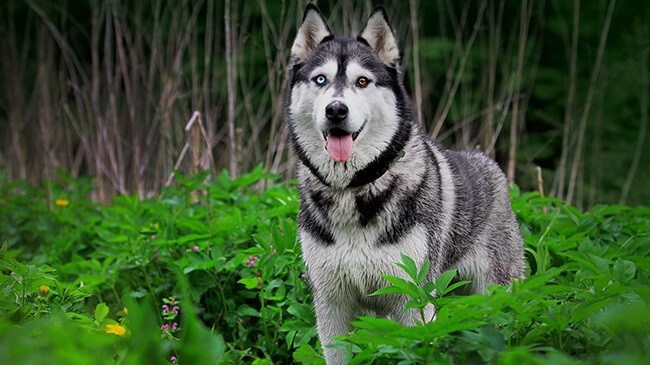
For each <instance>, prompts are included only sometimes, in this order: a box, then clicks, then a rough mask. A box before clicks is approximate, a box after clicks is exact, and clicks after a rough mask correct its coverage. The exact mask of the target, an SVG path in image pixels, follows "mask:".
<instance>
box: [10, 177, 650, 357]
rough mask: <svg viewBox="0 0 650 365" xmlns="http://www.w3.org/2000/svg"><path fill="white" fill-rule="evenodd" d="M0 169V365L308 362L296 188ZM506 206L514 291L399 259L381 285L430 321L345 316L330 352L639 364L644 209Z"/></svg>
mask: <svg viewBox="0 0 650 365" xmlns="http://www.w3.org/2000/svg"><path fill="white" fill-rule="evenodd" d="M3 176H4V175H2V174H0V242H1V243H2V244H3V248H2V250H1V251H0V363H3V364H4V363H12V364H17V363H24V364H31V363H34V364H36V363H39V364H40V363H53V364H57V363H61V364H70V363H72V364H77V363H79V364H83V363H86V362H90V363H93V364H95V363H96V364H102V363H119V364H131V363H133V364H138V363H169V362H172V360H174V361H176V362H177V363H185V364H191V363H216V362H218V363H255V364H264V363H287V362H301V363H306V364H311V363H323V358H322V356H321V354H320V352H321V351H320V345H319V343H318V338H317V333H316V329H315V317H314V313H313V309H312V304H311V303H312V297H311V292H310V290H309V288H308V284H307V283H306V281H305V279H304V272H305V269H304V266H303V264H302V261H301V253H300V245H299V241H298V238H297V224H296V216H297V212H298V196H297V191H296V189H295V187H294V186H289V187H287V186H285V185H281V184H276V183H269V181H270V180H272V179H274V178H276V176H274V175H271V174H267V173H264V172H263V171H262V170H261V169H260V168H258V169H256V170H254V171H252V172H251V173H250V174H246V175H243V176H240V177H238V178H236V179H231V178H230V177H229V175H228V174H227V173H226V172H223V173H221V174H220V175H219V176H217V177H216V178H214V179H208V178H207V176H206V175H205V174H203V175H198V176H191V177H184V176H177V178H178V181H179V186H178V187H170V188H167V189H165V190H163V191H162V192H161V194H160V197H157V198H152V199H146V200H140V199H138V198H137V197H135V196H120V197H117V198H116V199H114V201H113V202H112V204H110V205H98V204H95V203H93V202H92V201H91V200H90V199H89V192H90V191H91V190H92V181H90V180H83V179H81V180H70V179H69V178H66V177H65V176H61V181H62V182H60V183H54V182H47V183H44V185H43V186H42V187H39V188H30V187H28V186H27V185H26V184H25V183H23V182H7V181H6V178H4V177H3ZM263 185H266V187H265V188H261V186H263ZM512 205H513V208H514V210H515V212H516V214H517V217H518V219H519V221H520V225H521V230H522V234H523V236H524V240H525V245H526V255H527V261H528V266H529V268H528V270H527V273H526V276H527V279H526V280H522V281H519V282H516V283H514V284H513V285H511V286H508V287H490V288H489V289H488V291H487V293H486V294H485V295H472V296H455V295H453V293H454V292H453V291H447V290H445V288H447V285H450V286H449V288H450V289H453V288H455V287H457V286H459V285H462V283H454V282H453V281H451V279H452V277H453V275H454V272H449V273H447V274H446V275H445V278H441V279H439V280H438V282H437V283H430V284H427V283H424V282H423V276H422V275H419V273H420V272H421V271H422V270H423V268H417V267H415V265H414V264H413V263H412V262H410V261H409V259H408V258H404V262H402V263H401V266H402V268H403V269H405V270H406V271H407V273H408V274H409V276H410V277H411V279H412V282H409V281H398V280H392V282H393V283H394V284H395V287H393V288H391V289H383V291H384V292H403V293H407V294H410V295H412V297H413V298H414V300H413V301H411V303H410V305H411V306H412V307H414V308H421V307H423V306H424V305H426V304H427V303H428V302H433V303H434V304H435V305H436V309H437V320H435V321H433V322H429V323H423V324H421V325H418V326H414V327H406V326H403V325H400V324H398V323H395V322H393V321H390V320H388V319H378V318H369V317H360V318H359V319H358V320H357V321H356V322H355V326H356V328H357V329H356V330H355V331H354V332H353V333H351V334H350V335H349V336H347V337H344V338H341V339H340V341H339V342H338V343H337V344H336V345H335V346H340V347H341V348H344V349H345V350H346V352H347V354H348V356H349V358H350V360H351V362H352V363H369V362H374V363H378V364H381V363H393V362H402V363H475V362H480V363H515V362H520V363H521V362H525V363H576V362H581V363H583V362H587V363H626V364H627V363H643V362H644V360H645V359H647V358H648V353H649V351H648V345H650V318H649V315H648V313H650V312H649V311H648V306H647V303H648V300H649V295H650V290H649V288H650V285H649V279H648V277H649V271H650V260H649V259H648V251H649V250H650V244H649V243H650V242H649V241H650V209H649V208H646V207H637V208H631V207H625V206H598V207H596V208H594V209H593V210H592V211H590V212H586V213H582V212H579V211H577V210H576V209H575V208H573V207H569V206H565V205H564V204H563V203H562V202H561V201H558V200H554V199H548V198H541V197H540V196H539V195H538V194H536V193H524V194H520V193H519V192H518V191H516V190H513V194H512ZM424 271H426V268H424ZM387 279H388V280H391V279H390V278H387ZM434 289H436V290H435V292H434ZM433 293H438V294H439V295H433ZM378 294H381V292H380V293H378Z"/></svg>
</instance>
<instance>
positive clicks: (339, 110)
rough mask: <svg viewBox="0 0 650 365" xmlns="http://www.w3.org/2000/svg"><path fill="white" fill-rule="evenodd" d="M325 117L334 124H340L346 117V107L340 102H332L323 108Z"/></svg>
mask: <svg viewBox="0 0 650 365" xmlns="http://www.w3.org/2000/svg"><path fill="white" fill-rule="evenodd" d="M325 116H326V117H327V119H329V120H330V121H332V122H334V123H339V122H342V121H343V120H344V119H345V118H347V116H348V107H347V106H346V105H345V104H343V103H341V102H340V101H333V102H331V103H329V104H328V105H327V106H326V107H325Z"/></svg>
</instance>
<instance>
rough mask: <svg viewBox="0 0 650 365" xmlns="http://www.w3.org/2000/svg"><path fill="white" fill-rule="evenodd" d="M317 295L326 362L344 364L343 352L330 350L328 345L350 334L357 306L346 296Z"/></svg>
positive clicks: (318, 322) (321, 337)
mask: <svg viewBox="0 0 650 365" xmlns="http://www.w3.org/2000/svg"><path fill="white" fill-rule="evenodd" d="M315 294H316V295H314V305H315V307H316V324H317V326H318V337H319V338H320V341H321V344H322V346H323V352H324V353H325V360H326V361H327V364H343V351H341V350H338V349H332V348H328V347H327V345H329V344H331V343H332V342H333V339H334V338H336V337H339V336H344V335H347V334H348V333H350V331H351V330H352V325H351V324H350V322H352V321H353V320H354V319H355V317H356V311H355V309H354V307H355V306H354V305H353V303H352V302H351V300H350V298H349V297H347V298H346V296H345V295H340V296H339V297H338V298H333V297H323V296H321V295H318V292H316V293H315Z"/></svg>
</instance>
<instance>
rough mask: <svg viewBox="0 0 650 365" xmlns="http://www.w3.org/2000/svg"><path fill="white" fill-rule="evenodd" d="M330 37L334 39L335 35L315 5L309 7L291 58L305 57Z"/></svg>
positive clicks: (297, 35) (292, 48) (294, 43)
mask: <svg viewBox="0 0 650 365" xmlns="http://www.w3.org/2000/svg"><path fill="white" fill-rule="evenodd" d="M328 37H333V34H332V32H331V31H330V28H329V27H328V26H327V23H325V20H324V19H323V16H322V15H321V13H320V11H319V10H318V8H317V7H316V5H314V4H309V5H307V8H306V9H305V16H304V17H303V19H302V25H301V26H300V28H299V29H298V34H296V39H295V40H294V41H293V46H291V56H292V57H295V58H299V59H300V58H303V57H305V56H306V55H308V54H309V53H310V52H311V51H313V50H314V49H316V47H318V45H319V44H321V42H322V41H323V40H324V39H325V38H328Z"/></svg>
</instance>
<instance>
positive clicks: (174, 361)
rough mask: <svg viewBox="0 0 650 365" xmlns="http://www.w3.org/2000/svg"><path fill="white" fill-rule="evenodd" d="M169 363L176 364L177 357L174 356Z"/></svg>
mask: <svg viewBox="0 0 650 365" xmlns="http://www.w3.org/2000/svg"><path fill="white" fill-rule="evenodd" d="M169 361H171V362H172V364H176V356H172V357H171V358H170V359H169Z"/></svg>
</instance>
